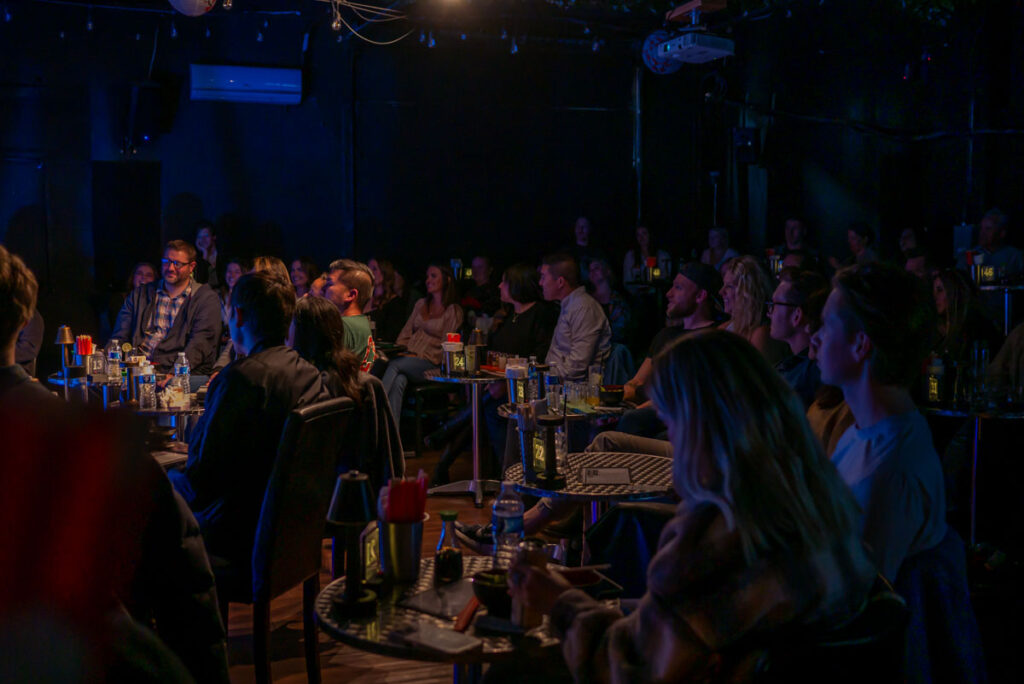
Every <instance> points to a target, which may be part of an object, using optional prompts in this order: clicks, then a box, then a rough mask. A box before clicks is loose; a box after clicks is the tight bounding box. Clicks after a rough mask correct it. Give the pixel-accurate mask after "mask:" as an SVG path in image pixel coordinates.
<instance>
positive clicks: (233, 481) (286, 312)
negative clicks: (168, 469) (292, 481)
mask: <svg viewBox="0 0 1024 684" xmlns="http://www.w3.org/2000/svg"><path fill="white" fill-rule="evenodd" d="M294 309H295V295H294V294H293V293H292V291H291V288H290V284H289V285H288V286H286V285H285V284H284V283H281V282H279V281H278V280H277V279H275V278H274V277H273V276H272V275H270V274H267V273H261V272H257V273H248V274H246V275H244V276H242V277H241V278H240V279H239V280H238V283H237V284H236V285H235V289H234V290H233V291H232V293H231V316H230V317H229V318H228V327H229V329H230V330H231V341H232V343H233V344H234V346H235V349H236V350H237V351H238V353H239V355H240V358H237V359H235V360H234V361H232V362H231V363H229V364H228V365H227V366H226V367H225V368H224V370H222V371H221V372H220V373H218V374H217V377H215V378H214V379H213V382H211V383H210V391H209V394H208V396H207V399H206V411H205V413H203V415H202V417H201V418H200V419H199V422H198V423H197V425H196V427H195V430H194V431H193V434H192V438H191V440H190V441H189V448H188V461H187V462H186V464H185V468H184V470H182V471H179V472H173V473H171V480H172V482H173V484H174V488H175V489H176V490H177V491H178V492H179V493H180V494H181V495H182V497H184V499H185V501H186V502H187V503H188V505H189V507H190V508H191V509H192V511H193V512H194V513H195V515H196V519H197V520H198V521H199V527H200V529H201V530H202V532H203V538H204V539H205V541H206V548H207V550H208V551H209V553H210V554H211V555H214V556H220V557H223V558H226V559H227V560H228V561H229V562H231V563H232V564H236V563H238V564H247V563H249V562H250V558H251V556H252V546H253V541H254V537H255V534H256V525H257V523H258V521H259V516H260V509H261V507H262V505H263V495H264V492H265V490H266V488H267V482H268V481H269V479H270V473H271V471H272V469H273V465H274V459H275V458H276V456H277V444H278V441H279V440H280V437H281V431H282V430H283V428H284V423H285V420H286V419H287V417H288V414H289V413H291V411H292V410H293V409H296V408H299V407H302V406H305V405H307V404H312V403H316V402H319V401H324V400H326V399H329V398H330V394H329V392H328V391H327V388H326V387H325V386H324V383H323V380H322V379H321V375H320V371H319V370H317V369H316V367H315V366H313V365H312V364H310V363H308V362H307V361H304V360H303V359H302V357H300V356H299V354H298V352H296V351H295V350H293V349H289V348H288V347H286V346H284V341H285V337H286V335H287V333H288V326H289V324H290V323H291V319H292V312H293V311H294Z"/></svg>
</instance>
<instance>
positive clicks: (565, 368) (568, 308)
mask: <svg viewBox="0 0 1024 684" xmlns="http://www.w3.org/2000/svg"><path fill="white" fill-rule="evenodd" d="M579 277H580V267H579V264H578V263H577V262H576V259H575V257H573V256H572V255H571V254H551V255H548V256H546V257H544V263H543V264H542V265H541V267H540V288H541V292H543V294H544V299H546V300H548V301H549V302H559V304H560V305H561V312H560V313H559V315H558V322H557V323H556V325H555V332H554V334H553V335H552V337H551V346H550V347H549V348H548V355H547V358H546V360H545V361H546V363H547V365H548V366H550V370H549V372H550V373H551V375H557V376H559V377H560V378H562V379H563V381H565V380H579V379H581V378H583V377H586V375H587V369H588V367H589V366H590V365H591V364H593V363H603V362H604V360H605V359H606V358H607V357H608V351H609V349H610V348H611V339H612V331H611V327H610V326H609V325H608V317H607V316H605V315H604V310H603V309H602V308H601V305H600V304H599V303H598V302H597V300H596V299H594V298H593V297H591V296H590V295H588V294H587V292H586V289H585V288H584V287H583V286H582V285H580V281H579Z"/></svg>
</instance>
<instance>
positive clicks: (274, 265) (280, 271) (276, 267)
mask: <svg viewBox="0 0 1024 684" xmlns="http://www.w3.org/2000/svg"><path fill="white" fill-rule="evenodd" d="M249 272H250V273H269V274H270V275H271V276H273V277H274V279H276V280H280V281H281V283H282V284H283V285H287V286H288V287H289V288H290V289H291V291H292V294H294V293H295V285H293V284H292V274H291V273H289V272H288V267H287V266H286V265H285V263H284V262H283V261H281V260H280V259H278V258H277V257H275V256H258V257H256V258H255V259H253V260H252V269H250V271H249Z"/></svg>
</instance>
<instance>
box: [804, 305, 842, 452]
mask: <svg viewBox="0 0 1024 684" xmlns="http://www.w3.org/2000/svg"><path fill="white" fill-rule="evenodd" d="M829 293H830V290H828V289H825V290H818V291H817V292H815V293H814V294H812V295H811V296H810V297H808V298H807V301H806V302H805V303H804V309H803V311H804V318H805V320H806V324H807V334H808V335H810V336H811V337H813V336H814V333H816V332H818V329H819V328H821V311H822V309H823V308H825V302H826V301H827V300H828V296H829ZM807 358H809V359H810V360H811V361H814V362H815V364H817V362H818V357H817V354H815V349H814V345H813V344H812V345H811V346H810V348H809V349H808V352H807ZM818 375H819V377H820V375H821V370H820V369H819V370H818ZM807 422H808V424H809V425H810V426H811V432H813V433H814V435H815V436H816V437H817V438H818V441H819V442H821V445H822V447H824V449H825V455H827V456H828V457H829V458H832V454H834V453H835V451H836V446H838V444H839V438H840V437H842V436H843V434H844V433H845V432H846V431H847V430H848V429H849V428H850V426H851V425H853V413H851V412H850V407H849V406H848V405H847V404H846V401H845V400H844V399H843V390H841V389H839V388H838V387H836V386H835V385H819V386H818V391H817V393H816V394H815V396H814V402H813V403H812V404H811V405H810V407H809V408H808V409H807Z"/></svg>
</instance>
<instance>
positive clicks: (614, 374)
mask: <svg viewBox="0 0 1024 684" xmlns="http://www.w3.org/2000/svg"><path fill="white" fill-rule="evenodd" d="M634 375H636V364H635V363H634V362H633V354H631V353H630V351H629V347H627V346H626V345H624V344H619V343H615V344H612V347H611V350H610V351H609V352H608V359H607V360H606V361H605V363H604V378H603V382H604V384H606V385H625V384H626V383H627V382H629V381H630V380H631V379H632V378H633V376H634Z"/></svg>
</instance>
